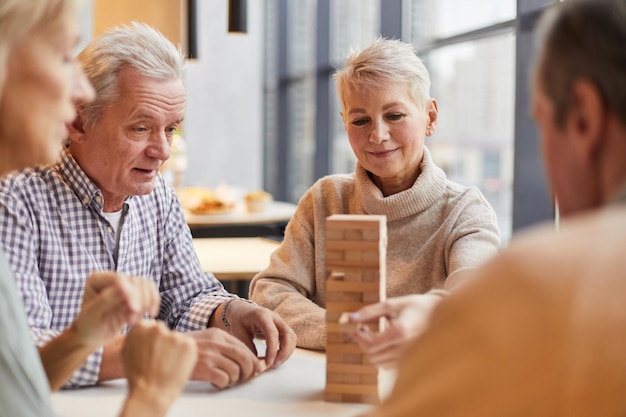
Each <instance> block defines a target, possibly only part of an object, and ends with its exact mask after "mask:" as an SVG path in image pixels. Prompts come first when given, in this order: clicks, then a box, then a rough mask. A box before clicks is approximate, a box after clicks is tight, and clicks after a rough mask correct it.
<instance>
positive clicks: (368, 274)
mask: <svg viewBox="0 0 626 417" xmlns="http://www.w3.org/2000/svg"><path fill="white" fill-rule="evenodd" d="M361 276H362V278H363V281H365V282H378V283H379V282H380V278H381V276H380V270H379V269H375V268H372V269H368V270H364V271H362V272H361ZM381 287H382V288H384V287H385V286H384V285H382V283H381Z"/></svg>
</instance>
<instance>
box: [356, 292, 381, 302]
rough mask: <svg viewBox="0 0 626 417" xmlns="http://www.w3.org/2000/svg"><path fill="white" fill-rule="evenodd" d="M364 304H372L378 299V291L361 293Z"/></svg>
mask: <svg viewBox="0 0 626 417" xmlns="http://www.w3.org/2000/svg"><path fill="white" fill-rule="evenodd" d="M361 300H362V301H363V303H364V304H374V303H377V302H379V301H380V292H364V293H363V294H362V295H361Z"/></svg>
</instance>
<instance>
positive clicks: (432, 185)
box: [355, 147, 447, 221]
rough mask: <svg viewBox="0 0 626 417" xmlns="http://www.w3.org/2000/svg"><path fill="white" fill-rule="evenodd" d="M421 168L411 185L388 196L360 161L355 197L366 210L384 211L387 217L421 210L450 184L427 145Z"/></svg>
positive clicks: (388, 219)
mask: <svg viewBox="0 0 626 417" xmlns="http://www.w3.org/2000/svg"><path fill="white" fill-rule="evenodd" d="M420 168H421V172H420V174H419V176H418V177H417V180H415V183H414V184H413V185H412V186H411V187H410V188H408V189H406V190H404V191H401V192H399V193H396V194H392V195H390V196H387V197H384V196H383V193H382V191H381V190H380V189H379V188H378V187H377V186H376V184H374V183H373V182H372V180H371V179H370V177H369V175H368V172H367V171H366V170H365V168H363V166H362V165H361V164H360V163H358V162H357V165H356V172H355V179H356V187H355V197H356V198H357V199H358V200H359V202H360V204H361V207H363V209H364V210H365V213H366V214H379V215H380V214H384V215H386V216H387V221H394V220H398V219H402V218H405V217H408V216H412V215H415V214H417V213H420V212H422V211H424V210H426V209H427V208H429V207H430V206H432V205H433V204H434V203H435V202H437V201H439V200H440V199H441V197H442V196H443V194H444V192H445V190H446V187H447V180H446V174H445V173H444V172H443V170H441V168H439V167H438V166H437V165H435V164H434V162H433V160H432V157H431V155H430V152H429V151H428V149H427V148H426V147H424V157H423V158H422V162H421V163H420Z"/></svg>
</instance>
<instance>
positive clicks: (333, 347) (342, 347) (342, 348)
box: [326, 342, 361, 354]
mask: <svg viewBox="0 0 626 417" xmlns="http://www.w3.org/2000/svg"><path fill="white" fill-rule="evenodd" d="M326 352H336V353H359V354H360V353H361V348H360V347H359V345H357V344H356V343H354V342H352V343H326Z"/></svg>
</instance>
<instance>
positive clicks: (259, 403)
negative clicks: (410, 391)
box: [52, 349, 372, 417]
mask: <svg viewBox="0 0 626 417" xmlns="http://www.w3.org/2000/svg"><path fill="white" fill-rule="evenodd" d="M324 385H325V356H324V354H323V353H319V352H312V351H307V350H302V349H296V351H295V352H294V354H293V355H292V356H291V358H289V360H288V361H287V362H285V363H284V364H283V365H282V366H280V367H279V368H277V369H273V370H270V371H267V372H265V373H263V374H261V375H259V376H257V377H255V378H254V379H252V380H250V381H248V382H246V383H244V384H241V385H238V386H235V387H231V388H228V389H226V390H223V391H218V390H216V389H215V388H213V386H212V385H211V384H209V383H208V382H189V383H188V384H187V386H186V387H185V390H184V391H183V393H182V394H181V395H180V397H179V398H178V399H177V400H176V402H175V403H174V405H173V407H172V409H171V410H170V413H169V414H168V416H169V417H194V416H198V417H202V416H207V417H221V416H224V417H226V416H228V417H247V416H254V417H261V416H268V417H281V416H289V417H314V416H346V417H347V416H351V417H353V416H357V415H360V414H362V413H364V412H366V411H368V410H371V407H372V406H370V405H364V404H348V403H329V402H325V401H324V399H323V397H324V395H323V392H324ZM125 395H126V381H125V380H115V381H111V382H108V383H104V384H102V385H100V386H98V387H94V388H87V389H80V390H74V391H60V392H57V393H54V394H52V403H53V406H54V408H55V410H56V412H57V413H58V414H59V415H60V416H63V417H84V416H90V417H114V416H116V415H117V413H118V412H119V410H120V409H121V404H122V402H123V400H124V397H125Z"/></svg>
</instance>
